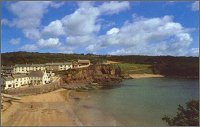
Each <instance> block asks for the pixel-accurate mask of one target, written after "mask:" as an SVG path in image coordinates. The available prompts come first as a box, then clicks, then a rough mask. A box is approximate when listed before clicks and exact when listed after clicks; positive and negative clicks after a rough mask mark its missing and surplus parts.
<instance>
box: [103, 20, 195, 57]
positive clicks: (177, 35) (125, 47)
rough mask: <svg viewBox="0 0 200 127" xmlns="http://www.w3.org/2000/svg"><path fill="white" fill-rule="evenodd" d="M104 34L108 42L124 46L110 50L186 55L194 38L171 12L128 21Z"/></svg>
mask: <svg viewBox="0 0 200 127" xmlns="http://www.w3.org/2000/svg"><path fill="white" fill-rule="evenodd" d="M101 38H102V40H103V42H105V43H106V45H118V46H119V47H121V48H120V49H117V50H116V51H112V52H110V53H111V54H146V55H184V54H187V52H186V51H187V50H188V47H189V46H190V44H191V43H192V41H193V40H192V37H191V35H190V33H189V31H188V29H186V28H184V27H183V26H182V25H181V24H180V23H177V22H174V21H173V17H172V16H164V17H161V18H140V19H138V20H133V21H132V22H126V23H125V24H124V25H123V26H122V27H121V28H120V29H119V32H118V33H116V34H107V35H104V36H102V37H101Z"/></svg>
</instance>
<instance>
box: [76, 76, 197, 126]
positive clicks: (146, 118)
mask: <svg viewBox="0 0 200 127" xmlns="http://www.w3.org/2000/svg"><path fill="white" fill-rule="evenodd" d="M192 99H195V100H199V80H194V79H175V78H144V79H129V80H124V81H123V82H121V85H119V86H118V87H114V88H110V89H100V90H91V91H88V97H87V98H86V99H82V100H80V101H77V104H76V106H75V107H76V113H77V115H78V116H79V117H80V120H81V121H83V122H85V123H83V124H84V125H125V126H166V125H167V124H166V122H165V121H163V120H162V117H164V115H167V116H170V117H173V116H175V115H176V112H177V107H178V105H179V104H180V105H183V106H185V103H186V102H188V101H190V100H192Z"/></svg>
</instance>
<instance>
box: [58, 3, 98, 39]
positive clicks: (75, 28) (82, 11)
mask: <svg viewBox="0 0 200 127" xmlns="http://www.w3.org/2000/svg"><path fill="white" fill-rule="evenodd" d="M85 6H86V5H85ZM85 6H84V7H83V5H82V6H81V7H80V8H79V9H77V10H76V11H75V12H74V13H72V14H70V15H66V16H65V17H64V18H62V20H61V21H62V23H63V27H64V30H65V32H66V34H67V35H70V36H82V35H87V34H91V33H93V32H97V31H99V30H100V25H98V24H96V19H97V16H99V11H98V9H97V8H94V7H92V6H90V5H87V6H88V7H87V8H85Z"/></svg>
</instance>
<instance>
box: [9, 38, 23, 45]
mask: <svg viewBox="0 0 200 127" xmlns="http://www.w3.org/2000/svg"><path fill="white" fill-rule="evenodd" d="M20 40H21V39H20V38H13V39H11V40H10V41H9V43H10V44H12V45H18V44H19V43H20Z"/></svg>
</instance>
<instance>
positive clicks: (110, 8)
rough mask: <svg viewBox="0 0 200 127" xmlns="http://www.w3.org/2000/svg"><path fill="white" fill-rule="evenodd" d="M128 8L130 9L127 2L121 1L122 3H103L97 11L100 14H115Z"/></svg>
mask: <svg viewBox="0 0 200 127" xmlns="http://www.w3.org/2000/svg"><path fill="white" fill-rule="evenodd" d="M129 8H130V5H129V2H127V1H123V2H117V1H110V2H105V3H103V4H102V5H101V6H100V7H99V10H100V12H101V13H102V14H117V13H119V12H121V11H124V10H126V9H129Z"/></svg>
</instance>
